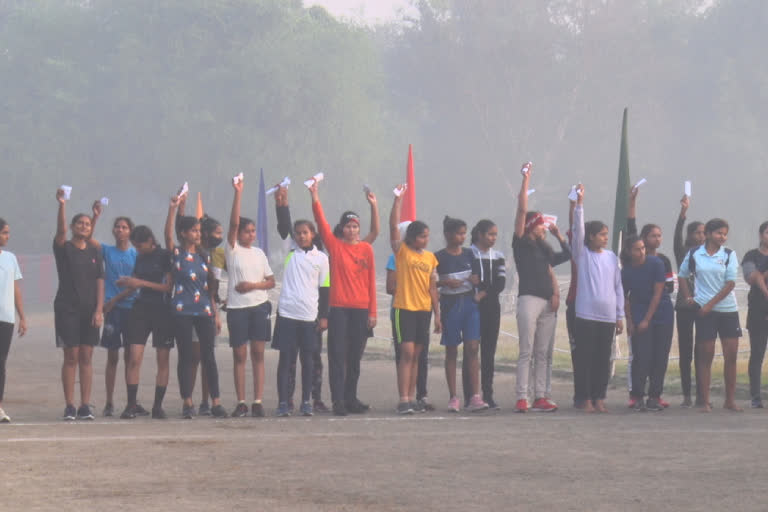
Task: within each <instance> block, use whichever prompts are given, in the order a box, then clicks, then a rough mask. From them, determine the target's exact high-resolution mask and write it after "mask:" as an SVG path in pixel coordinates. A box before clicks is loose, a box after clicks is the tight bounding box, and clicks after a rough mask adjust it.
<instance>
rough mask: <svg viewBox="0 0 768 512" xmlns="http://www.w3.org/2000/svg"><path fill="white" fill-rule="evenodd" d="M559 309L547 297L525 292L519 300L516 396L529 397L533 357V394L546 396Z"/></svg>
mask: <svg viewBox="0 0 768 512" xmlns="http://www.w3.org/2000/svg"><path fill="white" fill-rule="evenodd" d="M556 325H557V312H555V311H552V307H551V306H550V303H549V301H548V300H546V299H542V298H541V297H536V296H533V295H522V296H520V297H518V300H517V329H518V334H519V336H520V355H519V357H518V359H517V387H516V392H517V399H518V400H520V399H528V391H529V389H528V387H529V386H528V379H529V372H530V370H531V357H533V361H534V362H533V398H546V397H547V382H548V381H549V377H550V376H549V375H548V373H550V372H551V371H552V367H551V365H549V364H548V361H549V357H551V356H550V354H551V353H552V347H553V346H554V342H555V327H556Z"/></svg>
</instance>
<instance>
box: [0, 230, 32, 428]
mask: <svg viewBox="0 0 768 512" xmlns="http://www.w3.org/2000/svg"><path fill="white" fill-rule="evenodd" d="M10 237H11V227H10V226H9V225H8V222H6V221H5V219H2V218H0V423H10V422H11V417H10V416H8V414H6V412H5V411H4V410H3V395H4V393H5V363H6V361H7V360H8V351H9V350H10V348H11V339H12V338H13V328H14V326H15V324H16V314H17V313H18V315H19V323H18V332H19V337H22V336H24V335H25V334H26V333H27V319H26V317H25V316H24V302H23V300H22V298H21V286H19V281H21V268H19V262H18V260H17V259H16V255H14V254H13V253H12V252H10V251H6V250H4V247H5V246H7V245H8V240H9V239H10Z"/></svg>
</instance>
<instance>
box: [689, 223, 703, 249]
mask: <svg viewBox="0 0 768 512" xmlns="http://www.w3.org/2000/svg"><path fill="white" fill-rule="evenodd" d="M703 225H704V223H703V222H699V221H697V220H695V221H693V222H690V223H688V225H687V226H686V227H685V233H686V237H685V246H686V247H693V246H694V245H696V244H695V243H694V241H693V240H691V238H692V237H693V234H694V233H695V232H696V230H697V229H699V228H700V227H701V226H703Z"/></svg>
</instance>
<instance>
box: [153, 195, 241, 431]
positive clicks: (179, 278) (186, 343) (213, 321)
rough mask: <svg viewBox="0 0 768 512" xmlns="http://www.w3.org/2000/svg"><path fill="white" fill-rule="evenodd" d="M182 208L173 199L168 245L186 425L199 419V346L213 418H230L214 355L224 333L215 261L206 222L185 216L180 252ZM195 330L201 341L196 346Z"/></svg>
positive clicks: (180, 384) (180, 385)
mask: <svg viewBox="0 0 768 512" xmlns="http://www.w3.org/2000/svg"><path fill="white" fill-rule="evenodd" d="M178 204H179V198H178V197H177V196H174V197H172V198H171V201H170V204H169V206H168V217H167V218H166V221H165V244H166V246H167V247H168V250H169V251H170V252H171V258H172V263H173V266H172V269H171V277H172V280H173V287H172V289H173V291H174V295H173V299H172V303H171V307H172V311H173V323H174V335H175V337H176V344H177V346H178V349H179V362H178V369H177V373H178V375H179V390H180V391H181V397H182V400H183V405H182V412H181V414H182V417H183V418H184V419H192V418H193V417H194V416H195V407H194V404H193V403H192V391H193V390H194V387H195V373H197V364H198V361H197V358H196V357H195V351H194V344H195V343H198V344H199V353H200V357H201V360H202V364H203V366H204V367H205V371H206V375H207V376H208V385H209V388H210V393H211V404H212V407H211V415H212V416H214V417H217V418H226V417H227V412H226V410H224V407H223V406H222V405H221V400H220V398H219V372H218V369H217V368H216V354H215V352H214V340H215V338H216V334H217V333H218V332H219V331H220V330H221V321H220V320H219V317H218V316H217V315H216V299H215V295H214V292H213V289H212V288H213V287H212V283H213V281H214V279H215V277H214V275H213V270H212V269H211V258H210V256H209V254H208V253H207V252H205V251H202V250H201V249H200V221H199V220H198V219H196V218H195V217H187V216H182V217H180V218H179V219H178V237H179V246H176V243H175V242H174V239H173V236H174V233H175V232H176V229H175V228H176V223H177V219H176V209H177V208H178ZM193 329H194V330H195V332H197V339H198V340H199V341H193V339H192V330H193Z"/></svg>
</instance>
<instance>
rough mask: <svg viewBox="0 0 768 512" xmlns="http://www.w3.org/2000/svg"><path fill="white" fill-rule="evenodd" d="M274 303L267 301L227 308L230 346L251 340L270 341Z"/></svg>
mask: <svg viewBox="0 0 768 512" xmlns="http://www.w3.org/2000/svg"><path fill="white" fill-rule="evenodd" d="M271 314H272V303H271V302H269V301H267V302H264V303H263V304H259V305H258V306H251V307H249V308H237V309H227V327H228V328H229V346H230V347H232V348H235V347H239V346H241V345H245V344H246V343H248V342H249V341H270V340H271V339H272V321H271V320H270V319H269V317H270V315H271Z"/></svg>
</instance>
